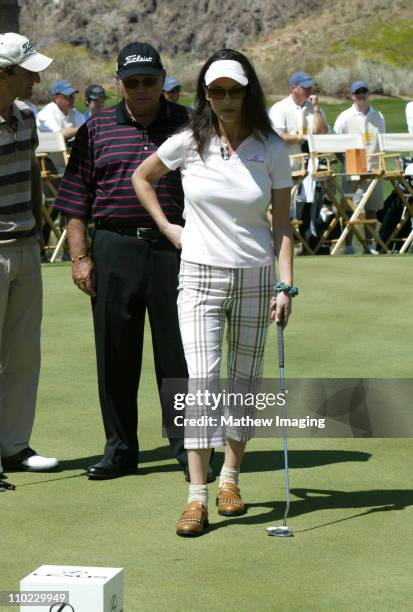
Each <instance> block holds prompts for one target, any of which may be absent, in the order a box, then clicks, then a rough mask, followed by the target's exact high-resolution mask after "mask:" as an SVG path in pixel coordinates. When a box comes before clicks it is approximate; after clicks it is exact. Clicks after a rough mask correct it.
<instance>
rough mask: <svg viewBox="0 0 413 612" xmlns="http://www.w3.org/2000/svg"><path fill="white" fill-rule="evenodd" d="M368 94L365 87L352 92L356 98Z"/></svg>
mask: <svg viewBox="0 0 413 612" xmlns="http://www.w3.org/2000/svg"><path fill="white" fill-rule="evenodd" d="M367 92H368V89H366V88H365V87H361V88H360V89H356V91H355V92H354V95H356V96H357V94H366V93H367Z"/></svg>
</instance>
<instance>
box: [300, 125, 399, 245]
mask: <svg viewBox="0 0 413 612" xmlns="http://www.w3.org/2000/svg"><path fill="white" fill-rule="evenodd" d="M308 145H309V150H310V165H311V166H310V168H311V172H312V175H313V176H314V177H315V178H316V179H317V181H319V182H320V184H321V185H322V187H323V189H324V191H325V193H326V195H327V197H328V198H329V200H330V201H331V202H332V203H333V205H334V208H335V215H334V217H333V218H332V219H331V221H330V223H329V225H328V227H327V228H326V230H325V231H324V232H323V234H322V236H321V239H320V241H319V243H318V245H317V246H316V248H315V252H317V250H318V249H319V248H320V247H321V245H322V244H323V243H325V242H330V243H332V244H333V247H332V249H331V255H336V254H337V253H338V252H339V251H340V249H341V247H342V246H343V244H344V242H345V240H346V237H347V236H348V235H349V233H350V232H351V233H352V234H354V235H355V236H356V238H357V239H358V240H359V242H361V244H363V246H366V245H367V243H368V240H367V239H366V238H365V236H363V235H362V233H361V232H360V231H359V229H358V227H357V226H359V225H363V226H365V227H366V228H367V231H368V232H369V233H370V235H371V237H372V239H373V240H375V241H376V242H377V243H378V244H380V246H381V247H382V249H383V250H384V251H385V252H387V251H388V249H387V247H386V245H385V244H384V243H383V241H382V240H381V238H380V236H379V235H378V232H377V229H376V225H377V221H376V220H375V219H366V218H365V216H364V212H365V206H366V204H367V202H368V200H369V198H370V197H371V195H372V193H373V191H374V189H375V188H376V185H377V184H378V182H379V181H380V180H381V175H382V166H381V162H380V159H381V157H380V154H378V153H377V154H376V153H373V154H367V152H366V149H365V145H364V142H363V137H362V135H361V134H311V135H309V137H308ZM350 151H352V152H353V151H356V152H361V153H363V155H360V159H362V158H364V160H365V161H366V162H367V159H368V160H369V161H370V160H371V161H373V160H374V161H376V164H375V165H376V166H377V167H376V168H373V169H372V170H367V167H364V166H362V165H360V167H359V168H357V169H356V170H357V173H353V172H352V173H350V172H348V171H347V170H346V172H345V173H343V172H335V170H334V168H333V164H334V163H337V161H339V162H343V159H344V158H345V157H346V156H348V155H349V152H350ZM320 157H322V158H323V160H324V163H323V166H322V167H320V165H319V160H320ZM366 165H367V164H366ZM342 178H347V179H350V181H351V189H352V191H351V193H348V192H344V191H343V188H342V185H341V180H338V179H342ZM366 179H368V180H370V184H369V186H368V188H367V190H366V191H365V193H364V194H363V196H362V198H361V200H360V202H359V203H358V204H357V205H355V204H354V202H353V197H354V194H355V192H356V190H357V188H358V187H359V186H360V184H361V183H362V181H364V180H366ZM337 192H338V194H339V197H337V195H336V194H337ZM349 211H350V212H349ZM338 224H341V226H342V227H343V229H342V232H341V234H340V236H339V238H338V239H332V238H331V233H332V232H333V230H334V229H335V227H336V226H337V225H338Z"/></svg>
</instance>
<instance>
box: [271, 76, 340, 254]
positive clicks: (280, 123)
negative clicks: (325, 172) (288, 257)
mask: <svg viewBox="0 0 413 612" xmlns="http://www.w3.org/2000/svg"><path fill="white" fill-rule="evenodd" d="M288 83H289V85H290V90H291V93H290V95H289V96H287V97H286V98H284V99H283V100H280V101H279V102H276V103H275V104H274V105H273V106H272V107H271V108H270V111H269V116H270V119H271V122H272V126H273V128H274V130H275V131H276V132H277V134H279V136H281V138H282V139H283V141H284V142H285V144H286V145H287V150H288V154H289V155H296V154H299V153H302V152H308V145H307V135H308V134H326V133H328V131H329V126H328V123H327V120H326V117H325V114H324V112H323V111H322V110H321V108H320V105H319V102H318V96H317V94H315V93H314V85H315V83H314V81H313V79H312V78H311V76H310V75H309V74H307V73H306V72H295V73H294V74H292V75H291V76H290V78H289V79H288ZM300 167H301V160H291V168H292V170H299V169H300ZM314 199H315V181H314V180H312V179H311V177H307V179H306V181H305V183H304V184H303V186H302V188H301V190H300V193H299V194H298V196H297V197H296V198H294V201H293V202H292V206H291V217H292V218H297V219H301V220H302V225H301V227H300V232H301V234H302V235H303V236H304V237H305V239H306V240H307V242H309V243H310V244H311V245H312V244H313V242H314V243H315V244H316V243H317V242H318V239H317V230H316V227H315V218H316V216H317V214H318V205H317V203H316V202H315V201H314Z"/></svg>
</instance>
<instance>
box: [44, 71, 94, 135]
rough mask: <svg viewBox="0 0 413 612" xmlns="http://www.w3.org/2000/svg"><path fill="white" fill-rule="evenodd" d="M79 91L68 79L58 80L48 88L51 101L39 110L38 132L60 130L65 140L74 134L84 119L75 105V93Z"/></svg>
mask: <svg viewBox="0 0 413 612" xmlns="http://www.w3.org/2000/svg"><path fill="white" fill-rule="evenodd" d="M77 93H79V90H78V89H75V88H74V87H73V86H72V85H71V84H70V83H69V81H65V80H60V81H56V82H55V83H53V85H52V87H51V89H50V95H51V96H52V101H51V102H50V103H49V104H46V106H45V107H44V108H42V110H41V111H39V113H38V115H37V117H36V122H37V129H38V130H39V132H59V131H61V132H62V134H63V136H64V138H65V140H70V139H71V138H74V137H75V136H76V132H77V130H78V129H79V128H80V126H81V125H82V124H83V123H84V119H83V117H82V115H81V113H79V111H77V110H76V109H75V108H74V106H75V94H77Z"/></svg>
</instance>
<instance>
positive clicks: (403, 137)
mask: <svg viewBox="0 0 413 612" xmlns="http://www.w3.org/2000/svg"><path fill="white" fill-rule="evenodd" d="M379 146H380V152H381V155H382V166H383V172H384V178H386V179H387V180H389V181H390V183H391V184H392V185H393V187H394V189H395V191H396V192H397V195H398V196H399V198H400V200H401V202H402V204H403V207H404V208H403V213H402V216H401V219H400V221H399V222H398V224H397V225H396V227H395V228H394V230H393V232H392V233H391V234H390V236H389V237H388V239H387V240H386V245H387V246H388V245H389V244H390V243H391V242H393V241H396V242H397V241H400V242H401V243H402V244H401V248H400V250H399V253H402V254H403V253H406V252H407V251H408V249H409V247H410V245H411V244H412V242H413V205H412V203H411V201H412V200H413V188H412V186H411V184H410V182H409V181H408V180H407V177H408V176H410V175H411V174H412V173H410V174H406V170H405V169H404V167H403V166H402V164H401V161H400V158H401V157H402V154H403V153H405V154H406V153H407V154H408V155H411V154H412V152H413V134H379ZM401 185H402V186H403V189H401V188H400V186H401ZM407 223H410V226H411V232H410V234H409V235H408V236H407V238H400V237H398V236H399V233H400V231H401V229H402V228H403V227H404V225H406V224H407Z"/></svg>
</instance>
